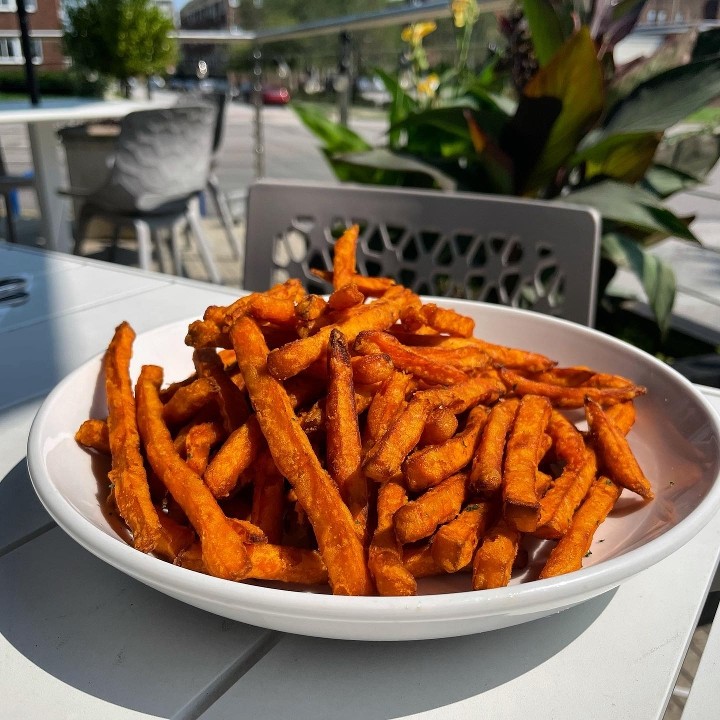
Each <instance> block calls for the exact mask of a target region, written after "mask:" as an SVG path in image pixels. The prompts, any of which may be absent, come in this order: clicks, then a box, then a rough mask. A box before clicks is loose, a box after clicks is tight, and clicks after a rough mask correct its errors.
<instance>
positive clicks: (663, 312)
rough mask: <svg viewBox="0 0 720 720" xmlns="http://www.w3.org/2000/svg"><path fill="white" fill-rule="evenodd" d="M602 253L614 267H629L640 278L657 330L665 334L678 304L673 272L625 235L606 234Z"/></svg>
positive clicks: (603, 238)
mask: <svg viewBox="0 0 720 720" xmlns="http://www.w3.org/2000/svg"><path fill="white" fill-rule="evenodd" d="M602 252H603V255H605V256H606V257H608V258H609V259H610V260H612V261H613V262H614V263H615V264H617V265H619V266H621V267H626V268H628V269H629V270H631V271H632V272H633V273H634V274H635V275H636V276H637V278H638V279H639V280H640V282H641V283H642V286H643V290H644V291H645V295H646V297H647V300H648V304H649V305H650V308H651V309H652V311H653V314H654V315H655V319H656V320H657V324H658V327H659V328H660V331H661V332H662V333H663V334H665V333H666V332H667V330H668V328H669V326H670V316H671V314H672V308H673V304H674V303H675V273H674V272H673V269H672V268H671V267H670V266H669V265H668V264H666V263H665V262H663V261H662V260H661V259H660V258H658V257H657V256H656V255H653V254H652V253H649V252H647V251H646V250H644V249H643V248H642V247H640V246H639V245H638V244H637V242H636V241H635V240H633V239H632V238H629V237H627V236H626V235H623V234H622V233H604V234H603V236H602Z"/></svg>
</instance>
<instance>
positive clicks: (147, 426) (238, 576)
mask: <svg viewBox="0 0 720 720" xmlns="http://www.w3.org/2000/svg"><path fill="white" fill-rule="evenodd" d="M162 376H163V371H162V368H159V367H156V366H154V365H145V366H144V367H143V369H142V371H141V373H140V378H139V380H138V383H137V387H136V393H137V418H138V426H139V429H140V435H141V437H142V440H143V445H144V448H145V453H146V455H147V458H148V462H149V463H150V465H151V466H152V468H153V470H154V471H155V472H156V473H157V475H158V477H160V479H161V480H162V481H163V483H164V484H165V486H166V487H167V489H168V491H169V492H170V494H171V495H172V496H173V498H174V499H175V500H176V501H177V503H178V504H179V505H180V507H182V509H183V511H184V512H185V514H186V515H187V517H188V520H189V521H190V523H191V525H192V526H193V527H194V528H195V532H196V533H197V534H198V537H199V538H200V543H201V547H202V558H203V562H204V563H205V565H206V567H207V568H208V572H209V573H210V574H211V575H215V576H216V577H221V578H225V579H228V580H242V579H243V578H245V577H247V574H248V572H249V570H250V567H251V564H250V559H249V558H248V554H247V551H246V550H245V545H244V544H243V542H242V541H241V540H240V538H239V537H238V536H237V534H236V533H235V532H234V531H233V529H232V527H231V526H230V523H229V521H228V519H227V518H226V517H225V515H224V513H223V512H222V510H221V509H220V507H219V506H218V504H217V501H216V500H215V498H214V497H213V496H212V493H211V492H210V490H209V489H208V488H207V486H206V485H205V483H204V482H203V481H202V478H200V476H199V475H197V474H196V473H194V472H193V471H192V470H191V469H190V468H189V467H188V466H187V465H186V464H185V463H184V462H183V460H182V459H181V458H180V456H179V455H178V454H177V452H176V451H175V448H174V447H173V442H172V438H171V437H170V431H169V430H168V429H167V425H166V424H165V422H164V420H163V418H162V407H163V406H162V402H161V400H160V396H159V394H158V391H159V388H160V385H161V384H162Z"/></svg>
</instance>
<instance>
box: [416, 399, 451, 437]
mask: <svg viewBox="0 0 720 720" xmlns="http://www.w3.org/2000/svg"><path fill="white" fill-rule="evenodd" d="M457 429H458V419H457V415H455V413H454V412H453V411H452V410H448V408H446V407H439V408H435V410H433V411H432V412H431V413H430V414H429V415H428V419H427V422H426V423H425V427H424V428H423V432H422V435H421V436H420V443H419V444H420V445H423V446H424V445H441V444H442V443H444V442H446V441H447V440H449V439H450V438H451V437H452V436H453V435H454V434H455V432H456V431H457Z"/></svg>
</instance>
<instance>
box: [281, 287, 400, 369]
mask: <svg viewBox="0 0 720 720" xmlns="http://www.w3.org/2000/svg"><path fill="white" fill-rule="evenodd" d="M411 296H412V294H411V293H410V292H409V291H408V290H406V289H405V288H403V287H392V288H390V289H389V290H388V291H387V292H386V293H385V294H384V295H383V296H382V297H381V298H379V299H378V300H376V301H375V302H373V303H370V304H369V305H362V306H361V307H359V308H358V310H357V312H356V313H355V314H354V315H353V316H351V317H350V318H349V319H348V320H346V321H345V322H342V323H339V324H338V325H337V328H338V330H340V331H341V332H342V334H343V335H344V336H345V339H346V340H347V342H348V343H351V342H353V341H354V340H355V338H356V337H357V335H358V333H360V332H361V331H363V330H367V329H374V330H384V329H385V328H388V327H390V326H391V325H392V324H393V323H394V322H395V321H396V320H397V319H398V316H399V314H400V310H401V308H402V307H403V306H404V305H405V303H407V302H408V301H409V298H410V297H411ZM332 329H333V326H332V325H328V326H326V327H324V328H322V329H321V330H319V331H318V332H317V333H316V334H315V335H311V336H310V337H307V338H303V339H301V340H295V341H294V342H291V343H288V344H287V345H285V346H283V347H281V348H277V349H275V350H273V351H272V352H271V353H270V355H269V356H268V360H267V365H268V370H269V372H270V374H271V375H272V376H273V377H274V378H277V379H279V380H286V379H287V378H289V377H292V376H293V375H297V374H298V373H299V372H301V371H302V370H304V369H305V368H307V367H309V366H310V365H311V364H312V363H313V362H314V361H315V360H317V359H318V358H320V357H321V356H322V355H323V353H324V352H325V349H326V347H327V342H328V339H329V337H330V332H331V331H332Z"/></svg>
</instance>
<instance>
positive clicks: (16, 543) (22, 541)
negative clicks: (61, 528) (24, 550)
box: [0, 520, 58, 558]
mask: <svg viewBox="0 0 720 720" xmlns="http://www.w3.org/2000/svg"><path fill="white" fill-rule="evenodd" d="M57 526H58V525H57V523H56V522H55V521H54V520H49V521H48V522H47V523H45V524H44V525H41V526H40V527H39V528H36V529H35V530H33V531H32V532H31V533H28V534H27V535H23V536H22V537H20V538H18V539H17V540H13V541H12V542H10V543H8V544H7V545H5V546H3V547H0V558H3V557H5V556H6V555H9V554H10V553H11V552H14V551H15V550H17V549H18V548H21V547H23V545H27V544H28V543H29V542H31V541H32V540H35V539H36V538H39V537H40V536H41V535H44V534H45V533H46V532H49V531H50V530H54V529H55V528H56V527H57Z"/></svg>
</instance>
